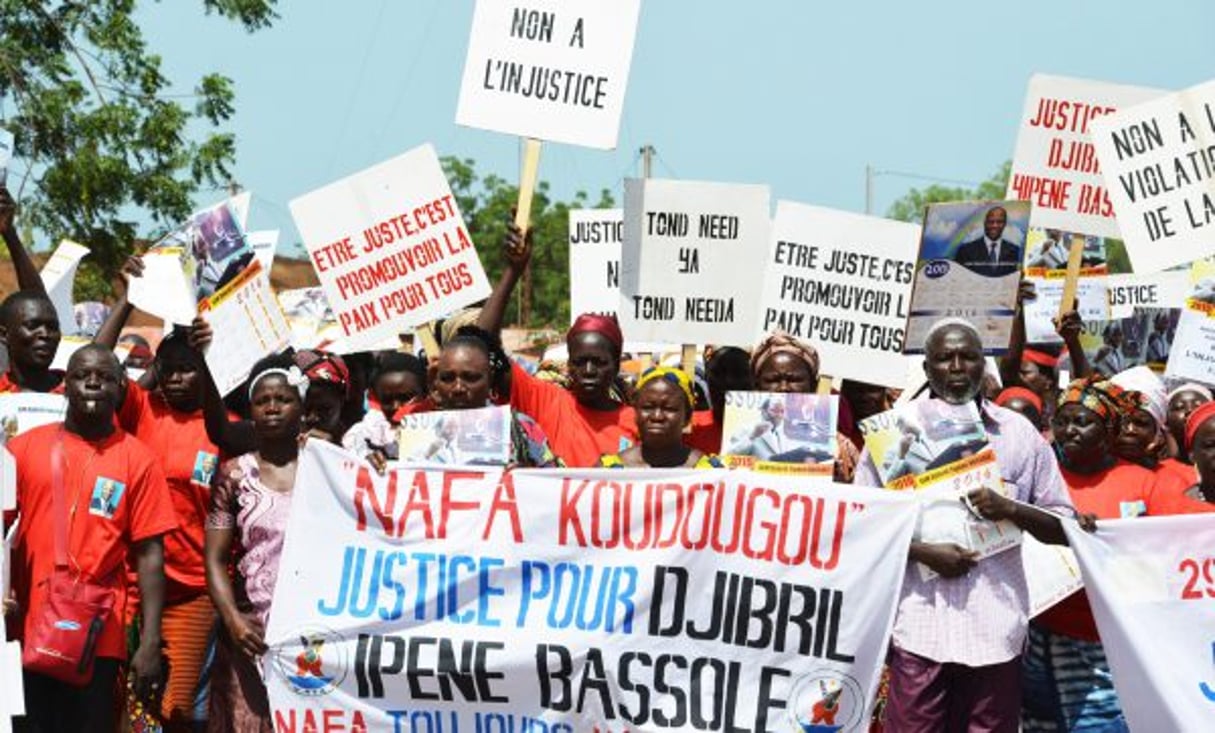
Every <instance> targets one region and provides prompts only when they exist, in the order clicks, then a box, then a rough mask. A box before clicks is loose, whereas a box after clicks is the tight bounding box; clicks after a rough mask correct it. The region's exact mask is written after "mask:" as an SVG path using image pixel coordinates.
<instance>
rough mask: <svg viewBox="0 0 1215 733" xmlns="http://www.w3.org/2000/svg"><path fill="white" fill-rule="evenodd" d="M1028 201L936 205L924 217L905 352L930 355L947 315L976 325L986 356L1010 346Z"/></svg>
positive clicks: (1027, 224) (1024, 242) (1024, 243)
mask: <svg viewBox="0 0 1215 733" xmlns="http://www.w3.org/2000/svg"><path fill="white" fill-rule="evenodd" d="M1029 208H1030V207H1029V204H1028V203H1027V202H1024V201H961V202H953V203H945V204H933V205H930V206H929V207H928V208H927V211H926V212H925V215H924V228H923V233H922V235H921V239H920V251H919V256H918V257H917V259H916V270H915V281H914V285H913V290H912V293H911V307H910V309H909V312H908V319H907V338H906V342H905V348H904V353H907V354H922V353H924V339H925V338H926V337H927V335H928V331H929V330H930V329H931V328H932V325H933V324H934V323H936V322H937V321H939V320H941V319H943V318H964V319H966V320H968V321H970V322H971V323H972V324H974V326H975V328H977V329H978V331H979V335H980V337H981V338H982V341H983V351H984V353H987V354H1002V353H1004V352H1005V351H1007V349H1008V340H1009V336H1010V335H1011V333H1012V324H1013V319H1014V316H1015V313H1016V306H1017V288H1018V285H1019V283H1020V281H1021V269H1022V262H1023V261H1024V252H1025V247H1026V244H1027V238H1026V235H1027V234H1028V232H1029Z"/></svg>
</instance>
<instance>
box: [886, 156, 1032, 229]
mask: <svg viewBox="0 0 1215 733" xmlns="http://www.w3.org/2000/svg"><path fill="white" fill-rule="evenodd" d="M1011 170H1012V161H1011V160H1006V161H1004V165H1002V166H1000V170H998V171H996V172H995V173H994V174H993V175H992V176H991V177H990V178H988V179H987V180H986V181H983V182H982V183H980V184H979V185H978V187H976V188H973V189H970V188H965V187H961V186H942V185H939V184H933V185H931V186H928V187H926V188H913V189H911V190H910V191H908V192H907V193H905V194H903V195H902V196H901V197H899V198H898V199H897V200H895V202H894V203H893V204H891V205H890V208H889V209H887V210H886V218H888V219H898V220H899V221H909V222H913V223H919V222H921V221H923V220H924V207H926V206H928V205H929V204H939V203H944V202H946V201H991V200H999V199H1003V198H1004V194H1005V192H1006V191H1008V175H1009V171H1011Z"/></svg>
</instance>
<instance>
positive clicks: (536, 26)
mask: <svg viewBox="0 0 1215 733" xmlns="http://www.w3.org/2000/svg"><path fill="white" fill-rule="evenodd" d="M640 11H641V0H613V1H612V2H600V0H531V2H529V3H527V4H526V5H522V4H516V3H505V2H501V1H500V0H478V1H477V6H476V9H475V10H474V11H473V21H472V33H471V34H470V35H469V40H468V56H467V58H466V59H465V62H464V76H463V82H462V83H461V85H460V101H459V105H458V107H457V109H456V124H458V125H467V126H469V127H477V128H480V129H483V130H493V131H494V132H504V133H508V134H511V135H519V136H522V137H533V138H538V139H540V140H551V141H553V142H562V143H569V144H571V145H585V146H587V147H592V148H602V149H605V150H610V149H612V148H615V147H616V139H617V136H618V133H619V130H620V113H621V110H623V109H624V94H625V90H626V88H627V87H628V81H629V66H630V65H631V63H632V59H633V39H634V37H635V36H636V35H637V17H638V14H639V13H640Z"/></svg>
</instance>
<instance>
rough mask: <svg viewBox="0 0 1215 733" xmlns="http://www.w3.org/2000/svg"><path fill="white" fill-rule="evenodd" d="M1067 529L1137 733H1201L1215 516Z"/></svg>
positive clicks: (1210, 711)
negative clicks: (1090, 529)
mask: <svg viewBox="0 0 1215 733" xmlns="http://www.w3.org/2000/svg"><path fill="white" fill-rule="evenodd" d="M1097 526H1098V529H1097V532H1096V534H1089V533H1087V532H1085V531H1083V530H1081V529H1080V528H1079V526H1078V525H1077V524H1076V523H1075V522H1064V523H1063V528H1064V529H1065V530H1066V531H1067V537H1068V540H1069V541H1070V544H1071V546H1072V549H1073V550H1075V552H1076V557H1077V558H1078V559H1079V560H1080V570H1081V572H1082V573H1083V575H1084V587H1085V589H1086V591H1087V592H1088V600H1089V603H1090V604H1091V605H1092V608H1093V617H1094V618H1095V619H1096V621H1097V629H1098V631H1100V633H1101V643H1102V645H1103V646H1104V647H1105V654H1106V656H1107V657H1108V658H1109V662H1110V670H1111V672H1113V677H1114V688H1115V689H1116V690H1117V692H1118V702H1119V703H1120V704H1121V706H1122V712H1123V713H1124V714H1125V715H1126V720H1127V723H1128V724H1129V725H1130V729H1131V730H1134V731H1166V730H1167V731H1206V730H1210V729H1211V721H1212V720H1215V664H1213V663H1212V662H1213V659H1215V551H1212V548H1215V514H1195V515H1189V516H1174V517H1141V518H1137V519H1115V520H1110V521H1102V522H1099V523H1098V525H1097Z"/></svg>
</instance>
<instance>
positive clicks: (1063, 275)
mask: <svg viewBox="0 0 1215 733" xmlns="http://www.w3.org/2000/svg"><path fill="white" fill-rule="evenodd" d="M1076 236H1080V237H1082V238H1083V241H1084V252H1083V254H1082V255H1081V258H1080V273H1079V274H1080V276H1079V279H1078V281H1077V282H1076V300H1077V301H1078V302H1077V306H1078V308H1077V309H1078V310H1079V312H1080V317H1081V318H1082V319H1084V320H1085V321H1086V322H1088V321H1106V320H1109V318H1110V301H1109V290H1108V287H1107V282H1108V277H1107V276H1108V275H1109V271H1110V270H1109V263H1108V259H1107V255H1106V240H1105V239H1104V238H1102V237H1093V236H1085V235H1076V234H1074V233H1072V232H1067V231H1063V230H1060V229H1038V228H1033V229H1030V230H1029V234H1028V235H1027V236H1026V247H1025V270H1024V273H1025V279H1026V280H1027V281H1029V282H1030V283H1033V286H1034V295H1035V296H1036V297H1035V298H1034V299H1033V300H1031V301H1029V302H1026V303H1025V304H1024V310H1025V340H1026V341H1027V342H1028V343H1031V344H1061V343H1063V339H1062V337H1060V336H1059V334H1058V332H1057V331H1056V328H1055V317H1056V316H1057V315H1058V313H1059V305H1060V303H1061V302H1062V301H1063V289H1064V285H1065V283H1066V280H1067V262H1068V259H1069V257H1070V255H1071V245H1072V242H1073V241H1074V239H1075V237H1076Z"/></svg>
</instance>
